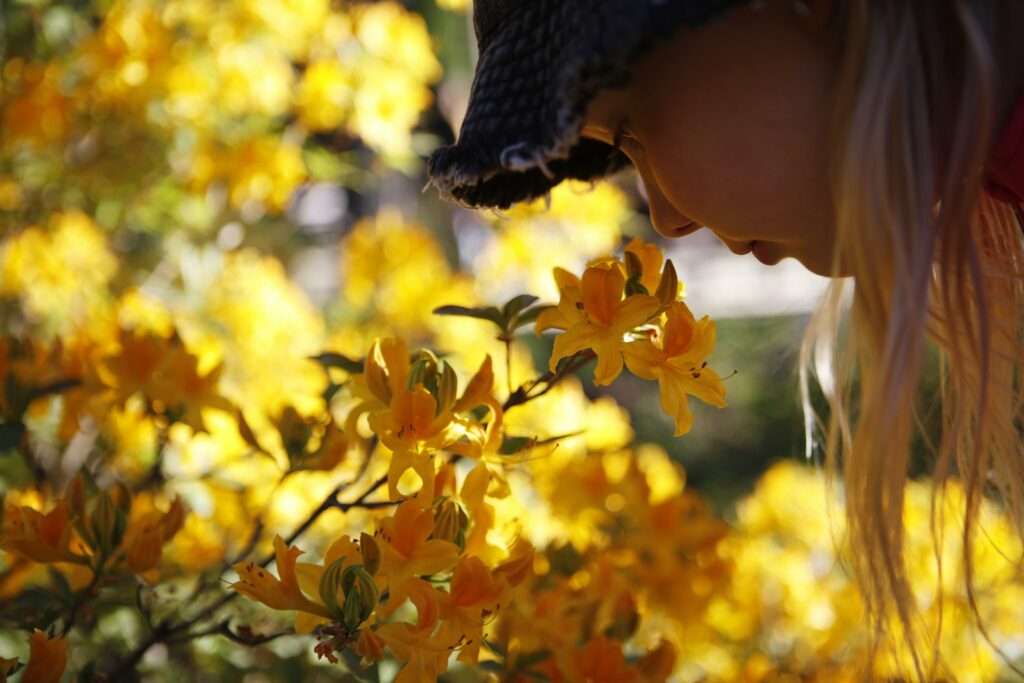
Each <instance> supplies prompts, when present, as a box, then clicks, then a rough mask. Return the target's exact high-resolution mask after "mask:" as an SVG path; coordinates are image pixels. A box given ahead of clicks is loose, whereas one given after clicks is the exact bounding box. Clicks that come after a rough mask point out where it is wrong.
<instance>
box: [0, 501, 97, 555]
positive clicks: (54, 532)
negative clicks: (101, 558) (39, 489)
mask: <svg viewBox="0 0 1024 683" xmlns="http://www.w3.org/2000/svg"><path fill="white" fill-rule="evenodd" d="M3 522H4V527H3V534H2V536H0V548H3V549H4V550H6V551H8V552H13V553H17V554H18V555H22V556H23V557H26V558H28V559H30V560H32V561H33V562H39V563H51V562H78V561H81V560H82V557H81V556H80V555H76V554H74V553H72V552H71V548H70V544H71V524H70V520H69V518H68V504H67V501H64V500H61V501H59V502H58V503H57V505H55V506H54V508H53V510H51V511H50V512H48V513H46V514H45V515H44V514H42V513H41V512H39V511H38V510H33V509H32V508H30V507H22V506H18V505H10V504H8V505H7V506H6V509H5V510H4V520H3Z"/></svg>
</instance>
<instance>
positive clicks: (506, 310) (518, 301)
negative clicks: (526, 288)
mask: <svg viewBox="0 0 1024 683" xmlns="http://www.w3.org/2000/svg"><path fill="white" fill-rule="evenodd" d="M536 302H537V297H535V296H533V295H532V294H520V295H519V296H514V297H512V298H511V299H509V300H508V301H507V302H506V303H505V305H504V306H502V307H501V314H502V317H503V318H504V319H505V320H508V321H511V320H512V319H513V318H515V316H516V315H517V314H518V313H519V312H520V311H522V310H524V309H526V308H529V307H530V306H532V305H533V304H535V303H536Z"/></svg>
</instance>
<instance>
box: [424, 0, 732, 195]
mask: <svg viewBox="0 0 1024 683" xmlns="http://www.w3.org/2000/svg"><path fill="white" fill-rule="evenodd" d="M744 1H745V0H476V2H475V4H474V7H473V25H474V28H475V30H476V38H477V44H478V46H479V52H480V59H479V61H478V62H477V66H476V74H475V76H474V78H473V87H472V90H471V92H470V96H469V108H468V110H467V112H466V116H465V118H464V119H463V122H462V130H461V132H460V133H459V139H458V142H456V143H455V144H454V145H450V146H448V147H443V148H441V149H439V150H437V151H436V152H434V153H433V154H432V155H431V157H430V160H429V161H428V162H427V173H428V174H429V176H430V182H431V183H432V184H434V185H436V186H437V187H438V189H439V190H440V191H441V194H442V195H443V196H445V197H447V198H449V199H453V200H454V201H456V202H458V203H460V204H462V205H464V206H469V207H476V208H482V207H494V208H502V209H504V208H508V207H509V206H510V205H512V204H514V203H516V202H520V201H524V200H530V199H535V198H537V197H540V196H543V195H545V194H546V193H547V192H548V191H550V190H551V188H552V187H554V186H555V185H557V184H558V183H560V182H561V181H562V180H565V179H566V178H575V179H579V180H594V179H597V178H600V177H602V176H604V175H607V174H609V173H613V172H615V171H617V170H619V169H620V168H622V167H623V166H625V165H627V164H628V163H629V162H628V160H627V159H626V157H625V155H623V154H622V153H621V152H619V151H618V150H615V149H614V148H612V147H611V146H609V145H606V144H604V143H601V142H597V141H595V140H589V139H586V138H581V137H580V130H581V129H582V127H583V118H584V115H585V113H586V108H587V105H588V103H589V102H590V99H591V98H592V97H593V96H594V95H595V94H596V93H598V92H599V91H600V90H603V89H606V88H614V87H616V86H623V85H625V84H626V83H627V81H628V78H629V69H630V66H631V65H632V64H633V62H634V61H635V60H636V59H637V58H638V57H639V56H640V55H641V54H642V53H643V52H644V51H645V50H647V49H648V48H650V47H651V46H653V45H655V44H656V43H657V42H658V41H659V40H661V39H664V38H667V37H669V36H670V35H672V34H673V33H674V32H675V30H676V29H677V28H679V27H680V26H681V25H683V24H686V25H690V26H696V25H699V24H701V23H703V22H705V21H707V20H709V19H711V18H713V17H714V16H716V15H717V14H719V13H721V12H722V11H724V10H726V9H728V8H729V7H731V6H733V5H737V4H740V3H741V2H744ZM746 1H747V2H749V0H746Z"/></svg>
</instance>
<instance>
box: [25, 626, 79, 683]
mask: <svg viewBox="0 0 1024 683" xmlns="http://www.w3.org/2000/svg"><path fill="white" fill-rule="evenodd" d="M28 647H29V656H28V666H26V667H25V672H24V673H23V674H22V675H21V682H22V683H58V682H59V681H60V679H61V676H63V675H64V668H65V667H66V666H67V665H68V641H66V640H64V638H62V637H60V636H55V637H53V638H51V637H49V636H47V635H46V634H45V633H43V632H42V631H40V630H39V629H36V630H35V631H33V633H32V635H30V636H29V637H28Z"/></svg>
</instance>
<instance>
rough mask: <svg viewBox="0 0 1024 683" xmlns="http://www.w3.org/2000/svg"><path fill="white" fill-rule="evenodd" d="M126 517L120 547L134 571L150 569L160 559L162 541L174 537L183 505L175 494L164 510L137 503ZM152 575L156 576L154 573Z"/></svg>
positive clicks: (182, 518) (144, 571) (183, 514)
mask: <svg viewBox="0 0 1024 683" xmlns="http://www.w3.org/2000/svg"><path fill="white" fill-rule="evenodd" d="M132 512H133V513H134V514H130V515H129V517H128V526H127V529H126V530H125V534H124V540H122V541H121V550H122V551H123V552H124V559H125V564H126V565H127V566H128V569H130V570H131V571H132V573H134V574H146V573H148V572H150V571H151V570H152V569H153V568H154V567H156V563H157V562H159V561H160V555H161V553H162V551H163V547H164V544H166V543H167V542H168V541H170V540H171V539H172V538H174V535H175V534H177V533H178V531H179V530H180V529H181V527H182V524H183V523H184V521H185V508H184V507H183V506H182V504H181V500H180V499H178V498H175V499H174V501H173V502H172V503H171V507H170V509H169V510H168V511H167V512H160V511H159V510H157V509H155V508H150V509H145V510H142V509H141V508H140V506H136V507H135V509H133V510H132ZM154 578H155V577H154Z"/></svg>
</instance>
